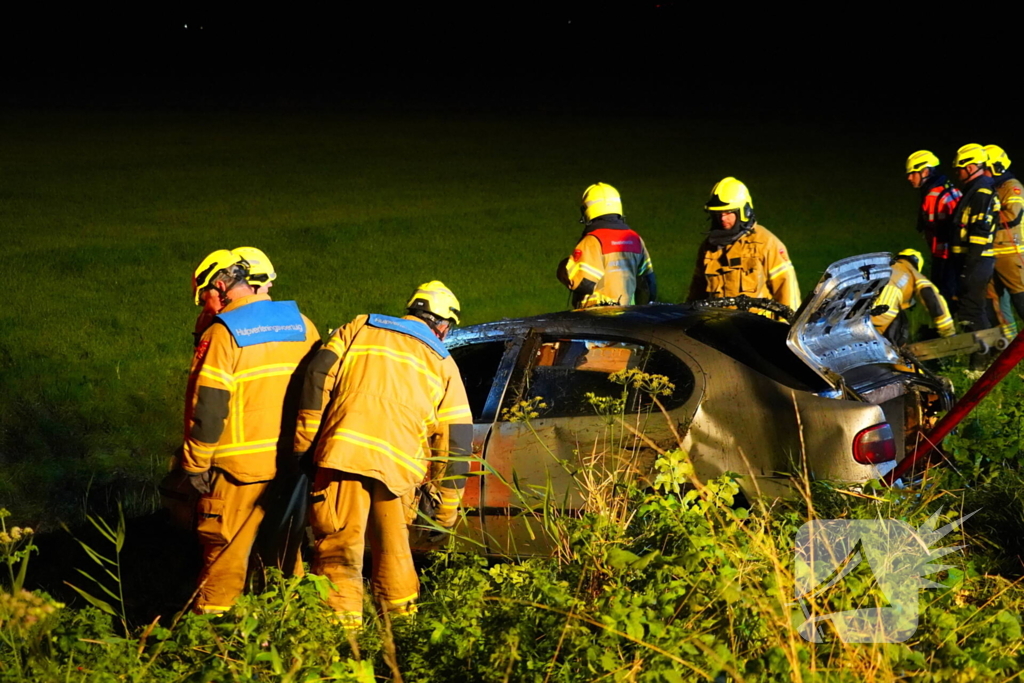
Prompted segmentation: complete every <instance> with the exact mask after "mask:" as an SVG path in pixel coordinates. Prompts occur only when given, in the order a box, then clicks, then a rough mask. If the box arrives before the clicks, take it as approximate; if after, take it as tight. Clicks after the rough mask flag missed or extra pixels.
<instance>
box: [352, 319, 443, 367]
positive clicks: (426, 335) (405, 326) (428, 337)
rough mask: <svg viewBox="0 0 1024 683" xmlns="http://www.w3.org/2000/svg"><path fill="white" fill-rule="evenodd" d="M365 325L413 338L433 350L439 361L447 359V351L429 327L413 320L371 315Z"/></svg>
mask: <svg viewBox="0 0 1024 683" xmlns="http://www.w3.org/2000/svg"><path fill="white" fill-rule="evenodd" d="M366 324H367V325H369V326H370V327H377V328H380V329H382V330H391V331H392V332H398V333H400V334H407V335H409V336H410V337H415V338H416V339H419V340H420V341H421V342H423V343H424V344H426V345H427V346H429V347H430V348H431V349H433V351H434V353H436V354H437V355H439V356H441V359H442V360H443V359H445V358H447V357H448V349H446V348H445V346H444V344H443V343H441V340H440V339H438V338H437V335H436V334H434V333H433V332H432V331H431V329H430V328H429V327H427V326H426V325H425V324H424V323H421V322H416V321H415V320H402V319H401V318H394V317H392V316H390V315H380V314H379V313H371V314H370V319H369V320H367V321H366Z"/></svg>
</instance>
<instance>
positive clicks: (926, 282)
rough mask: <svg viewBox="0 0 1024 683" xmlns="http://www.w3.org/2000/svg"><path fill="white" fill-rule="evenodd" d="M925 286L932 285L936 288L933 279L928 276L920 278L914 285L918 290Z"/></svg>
mask: <svg viewBox="0 0 1024 683" xmlns="http://www.w3.org/2000/svg"><path fill="white" fill-rule="evenodd" d="M925 287H932V288H934V287H935V285H933V284H932V283H931V281H930V280H928V279H927V278H921V279H919V280H918V281H917V283H916V284H915V285H914V289H915V290H917V291H920V290H922V289H924V288H925Z"/></svg>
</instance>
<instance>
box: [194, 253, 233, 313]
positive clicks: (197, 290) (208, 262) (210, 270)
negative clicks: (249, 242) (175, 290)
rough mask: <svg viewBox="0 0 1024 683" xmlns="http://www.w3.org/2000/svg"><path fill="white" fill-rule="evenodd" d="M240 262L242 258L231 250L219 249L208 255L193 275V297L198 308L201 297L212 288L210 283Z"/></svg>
mask: <svg viewBox="0 0 1024 683" xmlns="http://www.w3.org/2000/svg"><path fill="white" fill-rule="evenodd" d="M240 261H242V258H241V257H240V256H239V255H238V254H236V253H235V252H233V251H231V250H229V249H218V250H217V251H215V252H212V253H210V254H208V255H207V256H206V258H204V259H203V260H202V262H200V264H199V266H198V267H196V270H195V272H194V273H192V296H193V297H194V298H195V302H196V306H198V305H199V295H200V294H202V293H203V290H205V289H206V288H207V287H209V286H210V283H211V282H213V280H214V278H216V277H217V273H219V272H221V271H222V270H227V269H228V268H230V267H231V266H233V265H235V264H236V263H238V262H240Z"/></svg>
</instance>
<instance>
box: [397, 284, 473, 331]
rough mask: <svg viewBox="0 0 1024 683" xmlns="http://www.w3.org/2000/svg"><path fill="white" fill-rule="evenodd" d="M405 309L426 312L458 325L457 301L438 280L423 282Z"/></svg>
mask: <svg viewBox="0 0 1024 683" xmlns="http://www.w3.org/2000/svg"><path fill="white" fill-rule="evenodd" d="M405 307H406V308H407V309H408V310H410V311H426V312H428V313H432V314H434V315H436V316H438V317H439V318H445V319H446V320H454V321H455V324H456V325H458V324H459V313H460V311H459V300H458V299H456V298H455V295H454V294H452V290H450V289H448V288H447V287H445V286H444V283H443V282H441V281H440V280H431V281H430V282H424V283H423V284H422V285H420V286H419V287H417V288H416V291H415V292H413V293H412V296H411V297H409V303H407V304H406V305H405Z"/></svg>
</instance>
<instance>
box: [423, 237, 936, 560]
mask: <svg viewBox="0 0 1024 683" xmlns="http://www.w3.org/2000/svg"><path fill="white" fill-rule="evenodd" d="M889 263H890V260H889V255H888V254H874V255H868V256H864V257H856V258H855V259H846V260H844V261H840V262H838V263H837V264H833V266H832V267H831V268H830V270H829V272H827V273H826V274H825V276H824V277H823V278H822V281H821V282H820V283H819V286H818V287H817V288H816V289H815V292H814V293H813V294H812V296H811V297H810V298H809V299H808V302H807V303H806V304H805V306H804V307H803V308H802V309H801V311H800V312H799V313H798V316H797V319H796V320H795V321H794V324H793V325H792V326H790V325H787V324H785V323H780V322H776V321H772V320H769V319H767V318H765V317H762V316H760V315H755V314H753V313H746V312H742V311H736V310H721V309H716V308H713V307H703V306H692V305H658V304H653V305H649V306H635V307H600V308H591V309H587V310H581V311H571V312H561V313H553V314H550V315H541V316H536V317H531V318H523V319H518V320H503V321H499V322H493V323H486V324H481V325H474V326H471V327H467V328H464V329H461V330H457V331H456V332H455V333H453V334H452V335H451V337H450V338H449V339H448V340H447V344H448V346H449V348H450V350H451V352H452V355H453V356H454V357H455V360H456V362H457V363H458V365H459V368H460V371H461V373H462V376H463V380H464V382H465V385H466V389H467V393H468V396H469V402H470V407H471V409H472V412H473V420H474V442H473V443H474V453H475V455H477V456H478V457H479V459H480V460H481V465H482V468H483V469H484V470H489V471H492V472H493V473H494V474H484V475H483V476H474V477H471V478H470V481H469V484H468V485H467V488H466V493H465V499H464V504H465V507H466V508H467V509H468V510H470V513H469V515H468V518H467V521H468V524H467V525H466V526H464V527H462V529H461V533H463V534H464V535H468V536H469V537H471V538H472V539H473V540H474V541H475V542H476V543H478V544H480V546H481V547H484V548H486V551H487V552H490V553H499V554H507V553H519V554H522V553H531V552H543V550H544V547H543V546H544V541H543V540H542V539H540V538H538V534H534V533H533V532H531V531H530V530H529V529H524V528H523V526H524V524H523V520H522V516H521V515H517V513H519V512H521V510H522V509H523V508H524V507H525V506H526V505H527V504H526V503H525V502H524V501H523V500H522V495H521V494H520V493H519V492H521V491H523V490H527V489H530V490H533V491H535V492H536V491H540V490H543V491H545V493H546V495H548V496H549V497H550V498H551V499H552V500H554V501H557V503H558V504H559V505H560V506H561V507H563V508H568V509H574V508H578V507H579V506H580V505H581V503H582V497H581V493H580V487H579V486H578V478H579V476H580V474H581V473H585V472H586V471H587V468H592V467H594V465H595V462H596V461H595V459H598V460H600V459H608V458H616V457H626V458H629V459H630V462H631V464H632V466H635V467H637V468H638V469H639V470H640V471H641V472H643V471H647V472H650V471H651V469H652V467H653V463H654V461H655V459H656V458H657V454H658V450H659V449H661V450H668V449H671V448H675V447H678V446H681V447H682V448H683V449H684V450H686V451H687V452H688V453H689V456H690V458H691V460H692V461H693V463H694V467H695V470H696V474H697V476H698V478H700V479H702V480H706V479H709V478H712V477H715V476H718V475H720V474H723V473H725V472H737V473H739V474H741V475H743V478H742V479H741V486H742V487H743V490H744V493H745V494H746V495H747V496H748V497H753V496H756V495H782V494H786V493H787V492H790V491H791V481H792V475H793V474H794V473H801V472H806V473H807V474H808V475H809V476H810V477H811V478H817V479H829V480H838V481H844V482H850V481H853V482H858V481H865V480H867V479H870V478H877V477H879V476H881V475H882V474H884V473H885V472H887V471H888V470H889V469H891V468H892V467H893V466H894V465H895V461H896V458H897V456H899V457H902V455H903V452H904V449H905V447H906V439H907V432H906V429H907V428H908V425H909V428H910V429H911V430H913V429H915V426H914V425H915V424H916V423H915V419H916V420H917V421H918V422H923V417H921V416H920V415H919V416H918V417H917V418H915V417H914V416H915V415H918V414H919V413H920V414H923V413H924V412H926V409H925V408H924V407H923V406H924V404H925V403H926V402H927V400H928V397H930V398H931V399H933V400H934V398H935V397H936V396H937V395H940V394H942V393H943V389H942V384H941V382H940V381H938V380H937V379H936V378H929V377H927V376H925V375H921V374H919V373H918V372H915V371H913V370H911V369H910V368H908V369H907V370H900V369H899V366H898V364H899V363H901V362H903V360H904V359H900V357H899V356H898V354H897V352H896V350H895V349H893V348H892V346H891V345H890V344H889V342H888V341H886V340H885V339H884V338H882V337H881V336H880V335H878V334H877V332H875V331H874V328H873V327H872V326H871V325H870V321H869V320H868V317H869V315H870V310H871V306H872V304H873V301H874V298H875V297H876V296H877V294H878V292H879V291H881V288H882V287H883V286H884V285H885V283H886V282H887V280H888V277H889V267H888V266H889ZM629 368H636V369H639V370H642V371H643V372H646V373H650V374H658V375H664V376H666V377H668V378H669V380H670V381H671V382H672V383H673V384H674V385H675V388H674V390H673V391H672V392H671V394H669V395H666V396H662V397H661V398H660V401H661V403H662V406H663V408H664V410H665V411H666V413H667V417H668V419H665V417H664V416H663V415H662V414H661V410H650V405H649V403H650V399H649V398H648V399H645V398H644V397H643V396H642V395H641V394H639V393H635V392H631V393H630V394H629V396H628V403H629V405H627V407H626V414H627V415H630V414H633V415H634V416H635V415H647V416H648V417H646V418H644V419H642V420H640V422H638V423H637V426H638V427H639V430H638V431H642V432H643V433H644V435H645V438H646V441H644V442H643V443H640V444H638V443H637V441H636V440H633V441H631V445H630V447H629V448H628V449H627V450H629V453H627V454H625V455H623V454H622V453H619V452H618V451H617V449H619V448H620V444H618V443H612V442H610V441H609V429H610V425H613V422H611V421H610V420H609V417H608V416H607V415H600V414H598V412H597V411H596V410H595V407H594V405H593V402H592V400H591V399H590V398H588V395H589V396H595V395H596V396H608V397H616V396H622V394H623V387H622V386H621V385H618V384H615V383H613V382H611V381H610V380H609V376H610V375H611V374H613V373H614V372H616V371H619V370H625V369H629ZM535 397H539V401H538V400H535V401H534V407H535V412H536V413H537V415H536V417H533V418H532V419H530V420H529V422H528V423H525V422H521V421H513V420H511V419H509V415H510V411H512V412H514V409H515V407H516V406H517V405H520V404H521V403H522V402H523V401H529V400H531V399H535ZM645 400H647V402H648V403H647V405H646V406H645V404H644V403H643V402H644V401H645ZM537 403H543V404H544V406H546V407H544V408H539V407H536V404H537ZM638 409H639V410H638ZM634 411H637V412H634ZM414 544H415V545H419V546H422V539H420V541H419V542H416V540H415V539H414Z"/></svg>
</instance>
